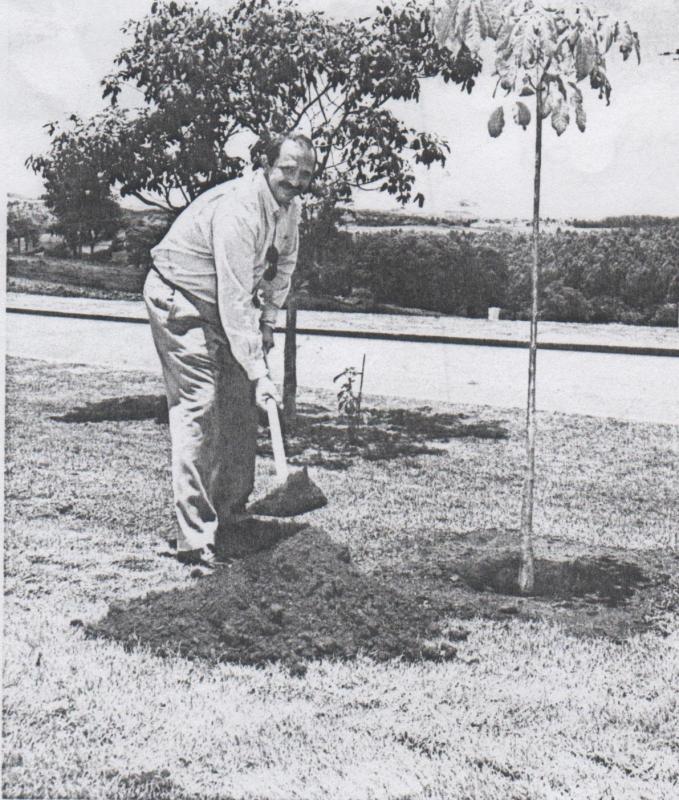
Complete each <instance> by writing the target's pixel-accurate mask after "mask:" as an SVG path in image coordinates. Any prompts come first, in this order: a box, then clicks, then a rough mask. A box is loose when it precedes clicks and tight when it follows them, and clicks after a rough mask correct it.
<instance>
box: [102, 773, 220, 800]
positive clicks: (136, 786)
mask: <svg viewBox="0 0 679 800" xmlns="http://www.w3.org/2000/svg"><path fill="white" fill-rule="evenodd" d="M170 776H171V772H170V770H169V769H162V770H157V769H156V770H148V771H147V772H133V773H130V774H128V775H126V774H124V773H120V772H118V770H110V771H108V772H107V773H106V774H105V777H107V778H109V779H114V780H115V781H116V795H115V796H116V798H117V800H235V798H234V797H233V795H225V794H219V795H213V794H209V795H208V794H194V793H193V792H187V791H185V790H184V789H183V788H182V787H181V786H180V785H179V784H178V783H175V782H174V781H173V780H172V779H171V777H170Z"/></svg>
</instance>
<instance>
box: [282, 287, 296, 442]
mask: <svg viewBox="0 0 679 800" xmlns="http://www.w3.org/2000/svg"><path fill="white" fill-rule="evenodd" d="M283 362H284V372H283V418H284V420H285V424H286V427H287V428H288V430H293V429H294V427H295V424H296V423H297V296H296V293H295V285H294V282H293V285H292V287H291V288H290V294H289V295H288V304H287V312H286V315H285V349H284V353H283Z"/></svg>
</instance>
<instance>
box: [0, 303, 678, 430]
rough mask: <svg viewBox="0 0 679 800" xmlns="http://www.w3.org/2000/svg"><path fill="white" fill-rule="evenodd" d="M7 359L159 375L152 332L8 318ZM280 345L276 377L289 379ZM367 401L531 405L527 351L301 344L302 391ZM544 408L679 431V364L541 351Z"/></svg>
mask: <svg viewBox="0 0 679 800" xmlns="http://www.w3.org/2000/svg"><path fill="white" fill-rule="evenodd" d="M6 325H7V353H8V354H9V355H12V356H20V357H24V358H38V359H44V360H51V361H59V362H67V363H82V364H95V365H102V366H110V367H112V368H116V369H127V370H143V371H149V372H158V363H157V357H156V354H155V351H154V349H153V342H152V340H151V334H150V330H149V328H148V326H147V325H140V324H138V323H126V322H105V321H101V320H96V321H94V320H83V319H68V318H58V317H38V316H32V315H20V314H8V315H7V317H6ZM282 339H283V337H282V336H278V337H277V346H276V348H275V350H274V354H275V357H274V359H273V367H272V368H273V372H274V377H275V378H276V379H278V380H280V378H281V376H282V347H283V340H282ZM364 353H365V354H366V357H367V363H366V379H365V384H364V391H365V392H366V393H367V394H382V395H392V396H399V397H407V398H417V399H421V400H422V401H426V400H444V401H451V402H456V403H468V404H472V405H488V406H493V407H497V408H513V407H519V408H522V407H523V406H524V404H525V392H526V389H525V382H526V367H527V357H528V354H527V351H526V350H513V349H506V348H500V347H478V346H458V345H449V344H422V343H417V344H412V343H411V344H405V343H401V342H389V341H375V340H366V339H345V338H341V339H340V338H334V337H332V336H330V337H322V338H321V337H310V336H301V337H299V357H298V379H299V383H300V385H302V386H307V387H310V388H319V389H333V388H334V386H333V383H332V379H333V376H334V375H336V374H337V373H338V372H341V371H342V369H344V367H346V366H350V365H351V366H356V367H360V364H361V358H362V356H363V354H364ZM538 406H539V408H540V409H542V410H547V411H563V412H566V413H573V414H589V415H593V416H603V417H615V418H618V419H628V420H637V421H644V422H664V423H669V424H673V425H679V358H673V357H668V356H629V355H612V354H601V353H582V352H560V351H542V352H540V353H539V356H538Z"/></svg>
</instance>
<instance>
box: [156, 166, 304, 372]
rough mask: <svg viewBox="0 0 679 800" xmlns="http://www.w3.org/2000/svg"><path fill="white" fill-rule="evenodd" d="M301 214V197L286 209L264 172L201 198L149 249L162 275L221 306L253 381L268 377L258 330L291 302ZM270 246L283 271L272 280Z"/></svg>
mask: <svg viewBox="0 0 679 800" xmlns="http://www.w3.org/2000/svg"><path fill="white" fill-rule="evenodd" d="M300 209H301V203H300V200H299V198H298V197H295V198H293V200H292V201H291V202H290V203H289V204H288V205H287V206H283V205H280V204H279V203H278V202H277V201H276V198H275V197H274V196H273V194H272V193H271V189H270V188H269V184H268V183H267V181H266V177H265V176H264V173H263V172H262V171H261V170H260V171H257V172H254V173H252V174H250V175H245V176H243V177H242V178H236V179H235V180H232V181H227V182H226V183H221V184H219V185H218V186H215V187H213V188H212V189H208V190H207V191H206V192H204V193H203V194H201V195H200V196H199V197H197V198H196V199H195V200H194V201H193V202H192V203H191V204H190V205H189V206H187V208H185V209H184V210H183V211H182V213H181V214H180V215H179V216H178V217H177V219H176V220H175V221H174V222H173V224H172V227H171V228H170V230H169V231H168V232H167V234H166V235H165V237H164V238H163V239H162V240H161V242H160V243H159V244H158V245H156V247H154V248H153V249H152V250H151V256H152V258H153V263H154V264H155V266H156V269H157V270H158V271H159V272H160V273H161V275H162V276H163V277H164V278H166V279H167V280H168V281H170V283H173V284H174V285H175V286H178V287H179V288H180V289H183V290H185V291H187V292H189V293H191V294H193V295H195V296H196V297H198V298H200V299H201V300H204V301H206V302H208V303H216V304H217V306H218V309H219V316H220V319H221V323H222V327H223V328H224V333H225V334H226V337H227V339H228V340H229V345H230V346H231V351H232V353H233V355H234V357H235V358H236V359H237V360H238V362H239V363H240V364H241V366H242V367H243V369H244V370H245V371H246V372H247V374H248V378H250V380H256V379H257V378H260V377H262V376H264V375H266V374H267V367H266V363H265V361H264V351H263V349H262V335H261V332H260V327H259V326H260V321H262V322H266V323H268V324H270V325H275V324H276V319H277V317H278V312H279V311H280V309H281V308H282V306H283V303H284V302H285V298H286V297H287V296H288V292H289V290H290V283H291V277H292V273H293V271H294V269H295V264H296V263H297V251H298V248H299V219H300ZM272 244H275V246H276V248H277V250H278V253H279V258H278V271H277V273H276V277H275V278H274V279H273V280H271V281H267V280H265V278H264V272H265V270H266V268H267V266H268V265H267V263H266V252H267V250H268V249H269V247H270V246H271V245H272ZM255 296H257V297H258V298H259V301H260V302H259V305H260V308H257V307H256V305H255V303H254V302H253V300H254V298H255Z"/></svg>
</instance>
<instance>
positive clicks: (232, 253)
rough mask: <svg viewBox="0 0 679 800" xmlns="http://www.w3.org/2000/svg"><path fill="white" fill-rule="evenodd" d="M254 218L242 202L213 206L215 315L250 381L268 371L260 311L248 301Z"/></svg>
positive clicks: (254, 213)
mask: <svg viewBox="0 0 679 800" xmlns="http://www.w3.org/2000/svg"><path fill="white" fill-rule="evenodd" d="M258 219H259V217H258V211H257V209H255V208H248V206H244V207H243V208H242V209H240V210H238V211H235V212H234V210H233V209H232V208H229V209H226V208H222V209H217V211H216V213H215V216H214V218H213V220H212V248H213V253H214V259H215V269H216V272H217V306H218V308H219V315H220V317H221V321H222V326H223V328H224V333H225V334H226V337H227V339H228V340H229V345H230V346H231V352H232V353H233V355H234V357H235V358H236V360H237V361H238V363H239V364H240V365H241V366H242V367H243V369H244V370H245V371H246V373H247V375H248V378H249V379H250V380H251V381H254V380H257V378H261V377H263V376H265V375H267V374H268V369H267V366H266V362H265V361H264V351H263V349H262V334H261V331H260V328H259V320H260V312H259V310H258V309H257V308H255V305H254V303H253V302H252V297H253V291H254V266H255V258H256V252H257V235H258V224H257V223H258Z"/></svg>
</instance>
